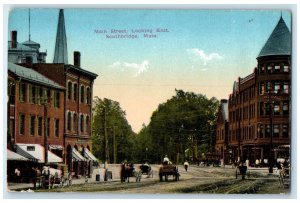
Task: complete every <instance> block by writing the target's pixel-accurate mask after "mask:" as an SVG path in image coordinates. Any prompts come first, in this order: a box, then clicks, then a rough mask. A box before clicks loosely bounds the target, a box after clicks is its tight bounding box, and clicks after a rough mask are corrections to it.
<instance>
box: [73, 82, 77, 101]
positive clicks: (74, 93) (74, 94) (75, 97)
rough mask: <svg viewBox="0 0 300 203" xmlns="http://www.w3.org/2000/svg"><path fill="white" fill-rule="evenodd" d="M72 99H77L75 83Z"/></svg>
mask: <svg viewBox="0 0 300 203" xmlns="http://www.w3.org/2000/svg"><path fill="white" fill-rule="evenodd" d="M73 99H74V100H75V101H76V100H77V84H76V83H74V84H73Z"/></svg>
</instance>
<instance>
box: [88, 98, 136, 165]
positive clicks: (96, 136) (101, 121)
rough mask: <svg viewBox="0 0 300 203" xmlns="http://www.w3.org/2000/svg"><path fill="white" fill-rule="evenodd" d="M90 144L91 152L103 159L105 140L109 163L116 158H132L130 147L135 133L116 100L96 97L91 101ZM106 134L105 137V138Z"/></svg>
mask: <svg viewBox="0 0 300 203" xmlns="http://www.w3.org/2000/svg"><path fill="white" fill-rule="evenodd" d="M92 110H93V125H92V146H93V153H94V154H95V156H96V157H97V158H99V159H100V160H103V161H104V160H105V155H106V152H105V140H107V155H106V157H107V158H108V162H109V163H113V162H114V159H116V162H117V163H120V162H121V161H124V160H125V159H127V160H134V157H133V153H132V152H131V149H132V148H134V147H133V146H134V142H135V134H134V132H133V131H132V129H131V126H130V125H129V124H128V122H127V120H126V113H125V111H124V110H122V109H121V107H120V104H119V103H118V102H116V101H113V100H110V99H107V98H104V99H100V98H99V97H96V98H95V99H94V101H93V109H92ZM105 135H106V139H105Z"/></svg>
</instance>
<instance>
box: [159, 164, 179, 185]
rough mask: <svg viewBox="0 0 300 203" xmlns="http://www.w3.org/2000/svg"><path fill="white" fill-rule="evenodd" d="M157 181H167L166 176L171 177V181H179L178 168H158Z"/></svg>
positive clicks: (166, 165)
mask: <svg viewBox="0 0 300 203" xmlns="http://www.w3.org/2000/svg"><path fill="white" fill-rule="evenodd" d="M158 174H159V180H160V181H163V177H165V181H168V176H169V175H171V176H173V180H175V181H179V176H180V174H179V172H178V167H177V166H176V165H173V164H162V165H161V167H160V168H159V172H158Z"/></svg>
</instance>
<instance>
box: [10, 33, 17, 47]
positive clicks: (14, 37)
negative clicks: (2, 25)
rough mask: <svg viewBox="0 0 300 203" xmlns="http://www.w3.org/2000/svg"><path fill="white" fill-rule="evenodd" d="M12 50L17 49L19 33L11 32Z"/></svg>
mask: <svg viewBox="0 0 300 203" xmlns="http://www.w3.org/2000/svg"><path fill="white" fill-rule="evenodd" d="M11 48H17V31H16V30H13V31H11Z"/></svg>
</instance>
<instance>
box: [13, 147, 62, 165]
mask: <svg viewBox="0 0 300 203" xmlns="http://www.w3.org/2000/svg"><path fill="white" fill-rule="evenodd" d="M16 146H17V153H18V154H20V155H22V156H25V157H26V158H28V159H30V160H34V161H37V162H39V163H45V157H44V153H45V151H44V147H43V146H42V145H39V144H20V143H18V144H16ZM60 162H63V159H62V158H60V157H58V156H57V155H55V154H53V153H52V152H50V151H49V150H48V163H60Z"/></svg>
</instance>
